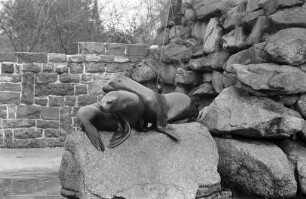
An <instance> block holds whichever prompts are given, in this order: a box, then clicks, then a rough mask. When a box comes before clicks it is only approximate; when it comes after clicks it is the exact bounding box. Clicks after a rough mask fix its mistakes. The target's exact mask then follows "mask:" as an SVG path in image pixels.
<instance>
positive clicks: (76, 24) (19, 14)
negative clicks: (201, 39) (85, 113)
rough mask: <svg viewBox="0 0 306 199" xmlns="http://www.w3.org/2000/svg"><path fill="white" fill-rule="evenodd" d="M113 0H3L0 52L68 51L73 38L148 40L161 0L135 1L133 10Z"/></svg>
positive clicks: (164, 0)
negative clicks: (128, 9)
mask: <svg viewBox="0 0 306 199" xmlns="http://www.w3.org/2000/svg"><path fill="white" fill-rule="evenodd" d="M114 2H115V1H112V0H3V1H1V7H0V8H1V10H0V33H1V35H0V48H1V51H16V52H56V53H65V54H74V53H77V43H78V42H79V41H97V42H99V41H100V42H119V43H144V44H150V43H151V42H152V41H153V39H154V36H155V34H156V33H155V31H156V29H157V27H158V25H159V24H160V10H161V9H162V8H163V7H164V6H165V5H166V3H167V0H139V1H138V4H135V7H134V9H137V10H138V12H133V14H130V13H127V12H126V11H125V10H124V8H125V7H127V6H128V4H129V1H120V3H121V5H120V6H118V5H115V4H114ZM125 4H126V5H125ZM127 16H129V20H128V21H126V20H123V19H126V18H127Z"/></svg>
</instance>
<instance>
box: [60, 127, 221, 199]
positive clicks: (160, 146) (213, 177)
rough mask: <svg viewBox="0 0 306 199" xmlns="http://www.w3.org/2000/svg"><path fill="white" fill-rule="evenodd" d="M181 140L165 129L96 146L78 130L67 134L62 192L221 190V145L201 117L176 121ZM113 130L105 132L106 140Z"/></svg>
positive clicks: (183, 198) (191, 194)
mask: <svg viewBox="0 0 306 199" xmlns="http://www.w3.org/2000/svg"><path fill="white" fill-rule="evenodd" d="M168 130H171V131H175V132H176V133H178V135H179V136H180V137H181V138H182V141H181V142H180V143H176V142H174V141H172V140H171V139H170V138H169V137H167V136H166V135H165V134H161V133H157V132H154V131H149V132H147V133H143V132H135V131H133V132H132V134H131V136H130V137H129V138H128V139H127V140H126V141H125V142H124V143H123V144H121V145H120V146H118V147H116V148H114V149H106V151H104V152H101V151H98V150H96V148H94V146H93V145H92V144H91V143H90V141H89V140H88V139H87V136H86V135H85V134H84V133H82V132H80V131H76V132H74V133H72V134H70V135H69V136H68V137H67V140H66V143H65V153H64V156H63V160H62V164H61V168H60V179H61V183H62V191H61V193H62V194H63V195H64V196H66V197H74V196H76V197H80V198H114V197H118V198H126V199H134V198H143V199H145V198H156V199H157V198H158V199H161V198H176V199H194V198H195V197H196V196H198V197H203V198H205V197H208V196H210V195H211V194H212V193H215V192H218V191H220V176H219V174H218V172H217V164H218V150H217V147H216V144H215V141H214V139H213V138H212V137H211V135H210V134H209V132H208V130H207V129H206V128H205V127H204V126H203V125H201V124H199V123H189V124H179V125H171V127H169V129H168ZM111 134H112V133H109V132H102V136H103V140H105V143H107V141H108V140H109V139H110V136H111Z"/></svg>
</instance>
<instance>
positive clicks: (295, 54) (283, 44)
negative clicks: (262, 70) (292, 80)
mask: <svg viewBox="0 0 306 199" xmlns="http://www.w3.org/2000/svg"><path fill="white" fill-rule="evenodd" d="M265 51H266V52H267V53H268V54H270V55H271V56H272V57H273V59H274V60H275V61H276V62H282V63H287V64H289V65H293V66H299V65H302V64H304V63H306V29H304V28H287V29H283V30H280V31H279V32H277V33H276V34H275V35H273V36H271V37H270V38H269V41H268V43H267V45H266V47H265Z"/></svg>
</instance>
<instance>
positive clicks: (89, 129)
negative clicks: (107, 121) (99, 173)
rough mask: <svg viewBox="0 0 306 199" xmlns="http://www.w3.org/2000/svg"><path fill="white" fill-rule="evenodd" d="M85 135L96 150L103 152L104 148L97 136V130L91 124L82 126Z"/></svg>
mask: <svg viewBox="0 0 306 199" xmlns="http://www.w3.org/2000/svg"><path fill="white" fill-rule="evenodd" d="M83 127H84V130H85V133H86V135H87V137H88V138H89V140H90V141H91V143H92V144H93V145H94V146H95V147H96V148H97V149H98V150H100V149H101V151H105V146H104V144H103V141H102V139H101V138H100V136H99V133H98V131H97V129H96V128H95V127H94V126H93V125H92V124H91V123H85V124H83Z"/></svg>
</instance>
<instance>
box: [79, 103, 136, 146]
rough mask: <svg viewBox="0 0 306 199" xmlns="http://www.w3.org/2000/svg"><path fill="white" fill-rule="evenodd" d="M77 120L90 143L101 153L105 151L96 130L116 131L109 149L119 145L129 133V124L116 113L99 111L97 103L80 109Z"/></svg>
mask: <svg viewBox="0 0 306 199" xmlns="http://www.w3.org/2000/svg"><path fill="white" fill-rule="evenodd" d="M77 119H78V123H79V124H80V126H81V128H82V131H84V132H85V133H86V135H87V137H88V138H89V140H90V141H91V143H92V144H93V145H94V146H95V147H96V148H97V149H98V150H101V151H104V150H105V146H104V144H103V141H102V138H101V137H100V134H99V133H98V130H99V131H116V132H115V133H114V135H113V138H112V139H111V140H110V145H109V147H110V148H113V147H116V146H118V145H119V144H121V143H122V142H123V141H124V140H125V139H126V138H127V137H128V136H129V135H130V133H131V129H130V125H129V123H127V122H125V121H124V120H122V119H121V118H120V116H118V115H117V114H116V113H106V112H104V111H101V110H100V105H99V104H98V103H94V104H91V105H86V106H83V107H81V108H80V109H79V110H78V112H77ZM118 137H119V138H118ZM118 141H120V142H118Z"/></svg>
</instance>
